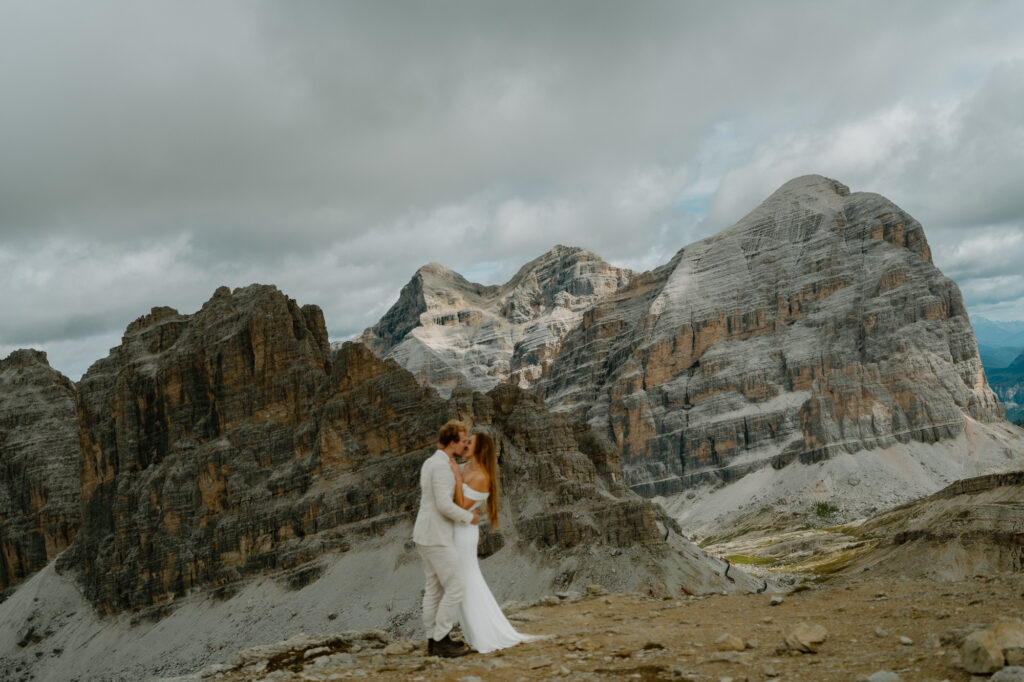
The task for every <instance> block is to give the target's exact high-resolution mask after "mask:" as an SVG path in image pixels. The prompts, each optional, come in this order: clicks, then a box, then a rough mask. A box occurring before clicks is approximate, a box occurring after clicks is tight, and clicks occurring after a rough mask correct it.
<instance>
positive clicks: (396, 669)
mask: <svg viewBox="0 0 1024 682" xmlns="http://www.w3.org/2000/svg"><path fill="white" fill-rule="evenodd" d="M1022 592H1024V576H1022V575H1019V574H1017V575H1012V576H1006V577H998V578H977V579H969V580H964V581H959V582H953V583H943V582H933V581H928V580H923V579H915V580H910V579H907V580H898V579H865V580H858V581H856V582H845V583H843V582H836V583H835V584H829V585H818V586H814V587H807V588H804V589H801V590H799V591H797V592H794V593H791V594H787V595H784V596H781V597H780V596H778V595H775V596H774V599H775V601H779V600H780V599H781V603H778V604H774V605H773V603H772V601H773V595H768V594H760V595H757V594H748V595H729V596H726V595H712V596H706V597H681V598H679V599H659V600H655V599H651V598H649V597H646V596H644V595H638V594H609V595H601V596H594V597H587V598H584V599H582V600H581V601H578V602H575V603H562V604H558V605H554V606H535V607H532V608H529V609H526V610H523V611H519V612H517V613H515V614H513V619H514V620H515V622H516V624H517V627H518V628H519V629H520V630H522V631H525V632H530V633H535V634H546V635H550V638H549V639H547V640H543V641H539V642H531V643H528V644H520V645H518V646H516V647H513V648H511V649H507V650H504V651H501V652H495V653H492V654H487V655H482V654H471V655H469V656H466V657H464V658H460V659H451V660H443V659H439V658H434V657H428V656H426V655H425V651H424V649H425V646H424V643H423V642H407V643H406V647H405V648H407V649H411V650H410V651H402V648H403V647H402V644H401V643H398V644H396V645H394V646H392V647H390V649H389V650H388V653H385V651H384V650H382V649H372V648H368V649H366V650H362V651H358V652H356V653H354V654H346V655H343V656H340V657H336V658H330V657H329V655H328V653H329V652H322V653H323V655H324V660H323V661H321V662H319V663H317V659H316V657H310V658H308V659H306V660H305V661H302V662H298V663H293V664H291V665H290V666H285V667H280V668H278V669H277V670H271V669H270V668H266V669H264V670H262V671H259V672H257V671H255V670H252V671H246V670H245V669H242V670H238V671H235V672H232V673H230V674H228V675H225V676H222V677H219V678H217V679H220V680H225V681H230V682H240V681H242V680H344V679H394V680H451V681H461V682H476V680H488V681H490V680H497V681H501V680H533V679H570V680H573V679H574V680H604V679H639V680H686V679H690V680H716V681H721V680H725V679H731V680H733V682H739V681H740V680H744V679H746V680H821V681H828V680H860V679H862V678H866V677H867V676H869V675H872V674H874V673H877V672H879V671H883V670H887V671H892V672H895V673H896V674H898V675H899V676H900V679H902V680H936V681H938V680H950V681H951V682H952V681H956V680H971V679H972V676H971V675H970V674H969V673H966V672H964V671H963V670H962V668H961V667H960V665H959V646H958V645H959V642H960V641H961V640H962V638H963V637H964V636H965V635H966V634H968V633H970V632H972V631H974V630H977V629H981V628H983V627H986V626H988V625H991V624H992V623H994V622H996V621H998V620H1001V619H1006V618H1018V619H1019V618H1022V617H1024V599H1022V596H1024V594H1022ZM801 623H806V624H810V625H820V626H823V627H824V628H825V630H826V631H827V636H826V638H825V640H824V642H822V643H821V644H820V645H819V646H818V648H817V652H816V653H797V652H793V651H792V650H791V649H787V648H786V647H785V646H783V645H782V642H783V640H784V639H785V637H786V636H787V634H789V633H790V632H791V631H793V629H794V628H795V627H796V626H797V625H798V624H801ZM725 635H731V636H732V638H726V637H725ZM739 646H742V647H743V649H742V650H735V648H738V647H739Z"/></svg>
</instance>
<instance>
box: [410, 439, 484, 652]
mask: <svg viewBox="0 0 1024 682" xmlns="http://www.w3.org/2000/svg"><path fill="white" fill-rule="evenodd" d="M467 434H468V429H467V428H466V425H465V424H463V423H462V422H457V421H450V422H448V423H447V424H445V425H444V426H442V427H441V430H440V432H438V434H437V452H435V453H434V454H433V455H431V456H430V457H428V458H427V460H426V461H425V462H423V466H422V467H421V468H420V493H421V494H420V509H419V512H418V513H417V514H416V525H415V526H414V527H413V531H412V539H413V542H415V543H416V549H418V550H419V551H420V557H422V558H423V570H424V572H425V573H426V577H427V587H426V589H425V590H424V592H423V625H424V627H425V628H426V630H427V638H428V639H427V653H428V654H429V655H430V656H444V657H445V658H454V657H455V656H464V655H465V654H468V653H469V652H470V651H471V649H470V648H469V647H468V646H466V645H465V644H460V643H459V642H456V641H455V640H453V639H452V638H451V635H450V634H449V633H450V632H451V629H452V627H453V626H454V625H455V621H456V620H458V615H459V605H460V604H461V603H462V595H463V592H464V589H465V588H464V585H463V581H462V574H461V572H460V571H459V557H458V555H457V554H456V552H455V539H454V528H455V527H454V524H456V523H461V524H463V525H468V524H471V523H476V522H477V520H478V519H477V514H478V512H477V511H476V510H473V511H472V512H470V511H467V510H465V509H463V508H462V507H460V506H458V505H457V504H455V501H454V494H455V474H453V473H452V463H454V462H455V455H464V454H465V452H466V448H468V447H469V438H468V436H467Z"/></svg>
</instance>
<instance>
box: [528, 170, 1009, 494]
mask: <svg viewBox="0 0 1024 682" xmlns="http://www.w3.org/2000/svg"><path fill="white" fill-rule="evenodd" d="M584 348H586V349H587V351H588V353H587V354H586V355H585V356H584V355H583V353H582V350H583V349H584ZM581 357H585V358H586V359H585V361H581V360H580V358H581ZM537 389H538V391H540V392H541V393H542V394H543V395H544V396H546V397H547V399H548V400H549V401H550V403H551V404H553V405H555V406H557V407H559V408H560V409H565V410H568V411H570V412H571V413H573V414H575V415H576V416H578V417H581V418H584V419H586V420H587V421H589V422H590V423H591V424H593V425H595V426H597V427H599V428H601V429H602V430H604V431H606V432H607V433H609V434H610V435H611V436H612V438H613V439H614V441H615V442H616V443H617V444H618V446H619V449H620V451H621V453H622V457H623V468H624V470H625V471H627V473H628V477H629V479H630V481H631V483H633V484H634V485H637V486H638V488H639V489H643V490H645V491H646V492H648V493H661V494H664V493H668V492H675V491H677V490H680V489H683V488H686V487H688V486H690V485H692V484H694V483H698V482H700V481H702V480H704V479H706V478H707V477H708V476H709V475H710V476H712V477H714V478H717V479H720V480H725V481H730V480H734V479H735V478H738V477H740V476H742V475H744V474H745V473H748V472H749V471H751V470H753V469H756V468H759V467H761V466H765V465H766V464H771V465H773V466H776V467H779V466H782V465H785V464H787V463H789V462H791V461H793V460H795V459H800V460H801V461H804V462H809V461H815V460H818V459H821V458H827V457H830V456H831V455H834V454H836V453H839V452H855V451H857V450H860V449H863V448H873V447H878V446H884V445H889V444H893V443H895V442H907V441H910V440H914V441H922V442H934V441H937V440H941V439H946V438H950V437H954V436H956V435H958V434H960V433H961V432H962V431H963V429H964V420H965V419H966V418H972V419H976V420H982V421H990V420H996V419H999V418H1000V417H1001V416H1002V410H1001V407H1000V406H999V403H998V401H997V400H996V398H995V396H994V395H993V393H992V391H991V390H990V389H989V387H988V385H987V384H986V382H985V376H984V373H983V370H982V367H981V362H980V360H979V358H978V352H977V345H976V342H975V339H974V335H973V333H972V331H971V327H970V324H969V322H968V320H967V314H966V311H965V309H964V306H963V301H962V299H961V296H960V291H959V289H958V288H957V286H956V284H954V283H953V282H952V281H951V280H949V279H948V278H946V277H944V276H943V275H942V273H941V272H939V270H938V269H937V268H936V267H935V266H934V265H933V264H932V260H931V253H930V251H929V249H928V244H927V241H926V239H925V236H924V231H923V229H922V228H921V225H920V224H919V223H918V222H917V221H915V220H914V219H913V218H911V217H910V216H909V215H907V214H906V213H905V212H903V211H902V210H901V209H900V208H899V207H897V206H895V205H894V204H893V203H892V202H890V201H888V200H887V199H885V198H883V197H881V196H879V195H876V194H867V193H856V194H850V192H849V190H848V189H847V188H846V187H845V186H843V185H841V184H839V183H837V182H835V181H833V180H828V179H826V178H823V177H820V176H806V177H802V178H797V179H795V180H792V181H790V182H789V183H787V184H786V185H784V186H783V187H782V188H780V189H779V190H778V191H777V192H775V194H773V195H772V196H771V197H770V198H769V199H767V200H766V201H765V202H764V203H763V204H762V205H761V206H760V207H758V208H757V209H756V210H754V211H753V212H752V213H751V214H749V215H748V216H746V217H745V218H744V219H742V220H741V221H740V222H739V223H737V224H736V225H734V226H733V227H731V228H729V229H728V230H726V231H724V232H722V233H720V234H718V235H716V236H714V237H711V238H709V239H706V240H704V241H701V242H698V243H696V244H693V245H691V246H688V247H686V248H684V249H683V250H682V251H680V252H679V253H677V254H676V256H675V257H674V258H673V259H672V260H671V261H670V262H669V263H668V264H667V265H665V266H663V267H661V268H659V269H657V270H655V271H653V272H651V273H648V274H646V275H644V276H641V277H638V278H637V279H636V280H634V282H633V283H632V286H631V287H629V288H628V289H626V290H623V291H620V292H618V293H617V294H616V295H615V296H614V297H611V298H609V299H607V300H606V301H604V302H602V303H600V304H598V305H597V306H595V307H594V308H593V309H592V310H590V311H589V312H588V313H587V314H586V315H585V316H584V320H583V324H581V325H580V326H579V327H578V328H577V329H575V330H574V331H573V333H572V334H570V335H569V336H568V337H566V339H565V341H564V342H563V346H562V353H561V354H560V356H559V358H558V359H557V360H556V361H555V362H554V363H552V365H551V367H550V368H549V371H548V372H547V374H546V375H545V376H544V377H543V379H542V380H541V382H539V383H538V386H537ZM645 482H650V483H647V484H645ZM639 484H645V485H639Z"/></svg>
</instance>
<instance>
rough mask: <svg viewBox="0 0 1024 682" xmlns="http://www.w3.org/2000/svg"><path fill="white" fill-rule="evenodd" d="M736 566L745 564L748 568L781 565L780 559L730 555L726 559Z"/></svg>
mask: <svg viewBox="0 0 1024 682" xmlns="http://www.w3.org/2000/svg"><path fill="white" fill-rule="evenodd" d="M725 558H726V559H728V560H729V561H730V562H732V563H734V564H745V565H747V566H770V565H772V564H777V563H779V560H778V559H772V558H771V557H760V556H745V555H743V554H730V555H728V556H726V557H725Z"/></svg>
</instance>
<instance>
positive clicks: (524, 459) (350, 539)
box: [63, 285, 742, 612]
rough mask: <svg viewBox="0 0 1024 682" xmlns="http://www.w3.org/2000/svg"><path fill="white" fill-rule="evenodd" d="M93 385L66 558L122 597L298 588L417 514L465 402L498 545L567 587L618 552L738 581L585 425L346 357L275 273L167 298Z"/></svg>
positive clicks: (645, 571) (366, 356)
mask: <svg viewBox="0 0 1024 682" xmlns="http://www.w3.org/2000/svg"><path fill="white" fill-rule="evenodd" d="M79 393H80V400H79V421H80V424H81V440H82V444H83V453H82V497H83V510H84V512H83V513H84V516H83V521H82V529H81V532H80V533H79V536H78V539H77V541H76V542H75V545H74V546H73V548H72V551H70V552H68V553H66V554H65V555H64V556H65V558H64V559H63V562H64V563H63V565H64V566H65V567H70V568H72V569H80V570H81V572H82V579H83V582H84V584H85V593H86V595H87V596H88V597H89V598H90V599H91V600H92V601H93V602H94V603H95V604H97V605H98V606H99V607H100V608H101V609H103V610H105V611H107V612H117V611H124V610H136V609H143V608H147V607H156V608H157V609H158V610H159V609H160V608H162V605H166V604H168V603H170V602H172V601H173V600H174V599H175V598H176V597H179V596H182V595H184V594H187V593H189V592H190V591H192V590H195V589H219V590H220V591H221V592H222V593H223V594H230V593H232V592H233V591H234V590H236V589H237V588H238V586H239V585H240V584H241V581H242V580H243V579H244V578H246V577H247V576H250V575H253V574H256V573H259V572H263V571H267V570H270V571H278V572H279V571H291V572H292V573H294V577H293V578H292V579H290V580H291V581H292V582H293V583H294V584H296V585H302V584H305V583H307V582H309V581H310V580H313V579H315V578H316V577H317V575H318V571H319V570H321V569H322V566H321V565H319V564H318V562H317V560H318V559H319V558H321V557H322V556H323V555H324V554H325V552H328V551H331V550H337V551H346V550H348V549H350V548H352V547H354V546H356V545H357V544H358V543H359V542H361V541H362V539H364V538H366V537H368V536H376V535H379V534H380V533H382V532H383V531H385V530H387V529H388V528H390V527H392V526H395V525H397V524H401V523H408V524H410V529H411V522H412V520H413V518H414V516H415V513H416V509H417V507H418V501H419V487H418V484H419V467H420V465H421V463H422V461H423V460H424V459H425V458H426V457H427V456H429V455H430V454H432V453H433V450H434V444H435V440H436V434H437V431H438V429H439V428H440V426H441V425H442V424H443V423H444V422H445V421H447V420H449V419H452V418H461V419H464V420H465V421H467V422H469V423H472V424H474V425H475V426H477V427H480V428H486V429H488V430H489V431H490V432H491V433H492V434H493V435H494V436H495V438H496V440H497V442H498V444H499V449H500V453H501V454H500V456H501V462H502V481H501V483H502V485H503V488H504V489H505V490H506V492H507V495H506V500H507V503H506V504H505V505H504V508H503V513H502V522H503V524H502V526H503V527H502V531H501V533H485V534H484V537H485V540H484V542H483V544H482V551H483V552H484V553H485V554H492V553H495V552H499V551H502V550H503V548H505V549H504V551H509V552H518V553H524V552H526V553H532V554H531V556H533V555H535V558H536V561H538V562H540V563H543V564H545V565H548V566H549V567H550V570H551V571H552V572H555V573H558V575H560V576H561V578H560V580H561V583H560V584H564V585H569V584H578V583H579V584H585V581H586V580H587V579H588V577H590V578H591V579H592V576H593V572H594V571H595V570H597V569H598V568H599V566H600V564H602V563H603V561H602V558H603V557H608V556H611V555H612V553H613V552H614V553H615V554H614V555H615V556H617V557H620V559H619V560H628V561H633V562H634V563H635V566H634V568H633V570H632V571H626V572H625V573H624V574H623V575H625V576H628V581H630V586H631V587H639V586H646V587H647V588H649V589H655V588H656V589H660V590H663V591H668V592H674V593H675V592H677V591H678V589H685V590H689V591H702V590H706V589H721V588H722V587H725V586H730V585H732V584H731V583H729V584H726V583H725V581H724V579H723V578H721V577H720V576H719V572H720V570H721V569H720V567H718V566H717V564H716V563H715V562H714V560H712V559H710V558H709V557H707V556H706V555H702V553H701V552H700V550H698V549H697V548H696V547H693V546H692V545H689V543H687V542H686V541H685V540H684V539H682V538H681V537H680V536H679V534H678V532H677V530H678V528H677V527H676V526H675V524H674V522H673V521H671V520H670V519H669V518H668V517H667V516H666V515H665V513H664V512H662V511H660V509H659V508H657V507H655V506H654V505H652V504H650V503H648V502H646V501H644V500H642V499H641V498H639V497H637V496H636V495H635V494H633V493H631V492H630V491H628V489H626V488H625V487H624V486H623V485H622V482H621V477H620V474H619V469H618V464H617V455H616V453H615V451H614V449H613V448H612V447H611V446H610V444H608V443H607V442H602V440H601V439H600V438H599V437H597V436H595V435H594V434H593V433H592V432H591V431H590V429H589V428H588V427H587V426H585V425H584V424H582V423H579V422H574V421H573V420H572V419H571V418H569V417H568V416H566V415H555V414H551V413H550V412H549V411H548V410H547V409H546V408H545V407H544V405H543V403H542V402H541V401H540V399H539V398H537V397H535V396H532V395H530V394H527V393H525V392H523V391H522V390H520V389H518V388H515V387H512V386H510V385H502V386H499V387H497V388H495V389H494V390H492V391H491V393H489V394H487V395H482V394H480V393H473V392H471V391H469V390H466V389H459V390H456V391H455V392H454V393H453V395H452V397H451V399H448V400H445V399H442V398H441V397H440V396H439V395H438V394H437V392H436V391H435V390H433V389H431V388H428V387H424V386H422V385H421V384H420V383H418V382H417V381H416V379H415V377H414V376H413V375H412V374H410V373H409V372H408V371H406V370H404V369H402V368H401V367H400V366H399V365H398V364H397V363H396V362H394V361H392V360H380V359H378V358H377V357H376V356H375V355H374V354H373V353H371V352H370V351H369V350H368V349H366V348H365V347H364V346H362V345H360V344H355V343H349V344H344V345H343V346H342V347H341V348H340V349H338V350H337V352H336V353H335V354H334V357H333V358H331V356H330V351H329V348H328V344H327V337H326V333H325V331H324V323H323V319H322V315H321V313H320V311H319V309H318V308H316V307H314V306H305V307H301V308H300V307H299V306H298V305H297V304H296V303H295V302H294V301H292V300H291V299H289V298H287V297H286V296H284V295H283V294H281V293H280V292H279V291H277V290H276V289H274V288H273V287H265V286H255V285H254V286H252V287H248V288H246V289H236V290H235V291H234V292H231V291H228V290H227V289H220V290H218V292H217V293H216V294H215V295H214V297H213V298H212V299H211V300H210V301H209V302H208V303H207V304H206V305H204V306H203V308H202V310H200V311H199V312H198V313H196V314H194V315H180V314H178V313H176V312H174V311H173V310H169V309H155V310H154V311H153V313H152V314H150V315H147V316H145V317H143V318H140V319H139V320H137V321H136V322H134V323H133V324H132V325H131V326H130V327H129V328H128V330H127V331H126V333H125V335H124V340H123V342H122V344H121V346H120V347H118V348H116V349H114V350H113V351H112V353H111V355H110V356H109V357H107V358H106V359H104V360H102V361H100V362H97V363H96V364H95V365H93V367H92V368H91V369H90V370H89V372H88V373H87V374H86V375H85V376H84V377H83V379H82V381H81V383H80V386H79ZM410 532H411V530H410ZM580 553H583V554H586V556H587V557H589V559H588V560H587V561H584V560H582V559H579V558H574V557H575V556H576V554H580ZM594 558H596V559H597V565H595V566H591V567H589V568H588V567H587V565H586V564H587V563H588V561H589V560H590V559H594ZM566 562H569V564H570V565H571V566H577V565H578V566H579V567H578V568H572V569H571V570H569V571H568V572H566V570H563V569H561V568H560V567H563V565H564V564H565V563H566ZM623 568H625V566H624V567H623ZM559 571H561V572H560V573H559ZM741 578H742V576H741Z"/></svg>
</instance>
